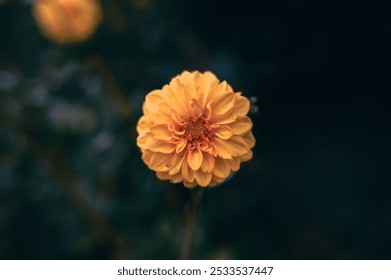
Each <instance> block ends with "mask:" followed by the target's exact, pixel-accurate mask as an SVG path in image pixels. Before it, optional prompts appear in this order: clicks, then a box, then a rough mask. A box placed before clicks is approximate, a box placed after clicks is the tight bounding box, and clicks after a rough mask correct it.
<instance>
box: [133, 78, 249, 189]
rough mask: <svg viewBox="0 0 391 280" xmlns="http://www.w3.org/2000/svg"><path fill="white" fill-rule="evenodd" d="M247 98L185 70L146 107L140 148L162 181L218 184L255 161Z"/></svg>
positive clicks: (151, 96)
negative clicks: (245, 162)
mask: <svg viewBox="0 0 391 280" xmlns="http://www.w3.org/2000/svg"><path fill="white" fill-rule="evenodd" d="M249 109H250V102H249V100H248V99H247V98H246V97H244V96H242V95H241V93H235V92H234V91H233V89H232V88H231V87H230V86H229V85H228V84H227V82H225V81H224V82H221V83H220V81H219V80H218V79H217V78H216V76H215V75H213V74H212V73H211V72H205V73H203V74H202V73H199V72H198V71H195V72H192V73H190V72H187V71H185V72H183V73H182V74H181V75H179V76H177V77H175V78H174V79H172V80H171V82H170V84H169V85H165V86H164V87H163V88H162V89H161V90H154V91H152V92H150V93H149V94H148V95H147V96H146V99H145V102H144V105H143V113H144V115H143V116H142V117H141V118H140V120H139V122H138V125H137V131H138V133H139V136H138V138H137V145H138V146H139V147H140V149H141V152H142V159H143V160H144V162H145V163H146V164H147V165H148V167H149V168H150V169H152V170H154V171H156V174H157V176H158V178H159V179H162V180H170V181H171V182H173V183H179V182H183V184H184V185H185V186H186V187H189V188H192V187H195V186H196V185H200V186H202V187H206V186H215V185H216V184H218V183H221V182H223V181H224V180H225V179H226V178H227V177H228V176H229V175H230V173H231V172H234V171H237V170H238V169H239V167H240V163H241V162H243V161H247V160H249V159H251V158H252V151H251V148H253V147H254V145H255V139H254V136H253V134H252V133H251V128H252V122H251V119H250V118H249V117H247V116H246V115H247V113H248V111H249Z"/></svg>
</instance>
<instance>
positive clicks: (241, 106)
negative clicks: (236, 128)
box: [235, 93, 250, 116]
mask: <svg viewBox="0 0 391 280" xmlns="http://www.w3.org/2000/svg"><path fill="white" fill-rule="evenodd" d="M236 97H237V99H236V109H235V111H236V112H237V113H238V115H239V116H245V115H247V113H248V111H249V110H250V101H249V100H248V99H247V98H246V97H244V96H242V95H241V94H240V93H237V94H236Z"/></svg>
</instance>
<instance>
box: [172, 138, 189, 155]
mask: <svg viewBox="0 0 391 280" xmlns="http://www.w3.org/2000/svg"><path fill="white" fill-rule="evenodd" d="M186 146H187V140H186V138H181V140H179V143H178V144H177V146H176V148H175V151H176V152H177V153H180V152H182V151H183V150H184V149H185V148H186Z"/></svg>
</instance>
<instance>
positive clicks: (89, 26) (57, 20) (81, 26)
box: [33, 0, 102, 45]
mask: <svg viewBox="0 0 391 280" xmlns="http://www.w3.org/2000/svg"><path fill="white" fill-rule="evenodd" d="M33 14H34V17H35V20H36V21H37V23H38V26H39V28H40V29H41V31H42V33H43V34H44V35H45V36H46V37H47V38H49V39H50V40H52V41H53V42H55V43H57V44H60V45H64V44H74V43H79V42H82V41H84V40H86V39H88V38H89V37H90V36H91V35H92V34H93V33H94V31H95V29H96V27H97V26H98V24H99V23H100V21H101V19H102V11H101V7H100V5H99V3H98V2H97V0H36V1H35V2H34V6H33Z"/></svg>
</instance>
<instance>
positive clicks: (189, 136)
mask: <svg viewBox="0 0 391 280" xmlns="http://www.w3.org/2000/svg"><path fill="white" fill-rule="evenodd" d="M183 128H184V129H185V134H184V135H183V137H185V138H186V140H187V141H189V142H195V141H202V140H204V139H205V138H207V137H210V136H211V132H210V131H209V124H208V122H207V121H206V120H204V119H203V118H202V117H201V118H196V119H190V120H189V121H188V122H186V123H185V124H184V125H183Z"/></svg>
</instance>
